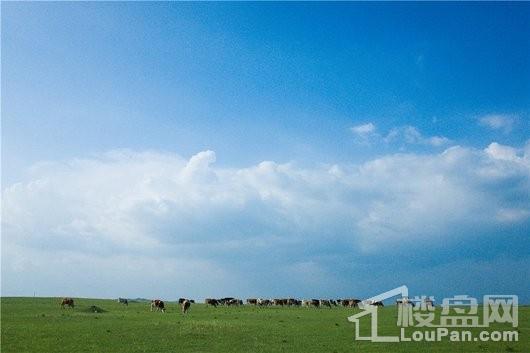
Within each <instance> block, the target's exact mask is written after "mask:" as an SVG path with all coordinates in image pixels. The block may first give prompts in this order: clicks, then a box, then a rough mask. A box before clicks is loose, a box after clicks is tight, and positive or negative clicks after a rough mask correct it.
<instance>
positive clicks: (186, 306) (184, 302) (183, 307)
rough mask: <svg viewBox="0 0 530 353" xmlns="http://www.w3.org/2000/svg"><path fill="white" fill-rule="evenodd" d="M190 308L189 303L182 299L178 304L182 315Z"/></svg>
mask: <svg viewBox="0 0 530 353" xmlns="http://www.w3.org/2000/svg"><path fill="white" fill-rule="evenodd" d="M190 306H191V302H190V301H189V300H188V299H184V301H183V302H182V303H181V304H180V307H181V309H182V313H183V314H186V313H187V312H188V309H189V308H190Z"/></svg>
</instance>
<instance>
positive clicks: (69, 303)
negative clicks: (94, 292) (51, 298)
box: [61, 298, 74, 309]
mask: <svg viewBox="0 0 530 353" xmlns="http://www.w3.org/2000/svg"><path fill="white" fill-rule="evenodd" d="M65 305H67V306H68V307H69V308H73V307H74V300H73V299H72V298H63V301H62V302H61V307H62V308H63V309H64V306H65Z"/></svg>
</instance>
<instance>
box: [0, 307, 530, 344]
mask: <svg viewBox="0 0 530 353" xmlns="http://www.w3.org/2000/svg"><path fill="white" fill-rule="evenodd" d="M59 301H60V300H59V299H57V298H2V300H1V305H2V308H1V313H2V316H1V324H2V329H1V331H2V336H1V338H2V341H1V348H2V349H1V351H2V352H3V353H8V352H17V353H18V352H68V353H77V352H228V353H232V352H245V353H248V352H303V353H309V352H315V353H325V352H451V353H455V352H530V320H529V317H530V308H529V307H520V308H519V327H518V331H519V341H518V342H480V343H477V342H449V341H448V340H445V341H442V342H430V343H426V342H421V343H420V342H400V343H372V342H364V341H354V339H353V332H354V325H353V324H352V323H350V322H348V321H347V317H348V316H349V315H351V314H352V313H353V312H354V310H353V309H346V308H333V309H315V308H276V307H268V308H257V307H250V306H244V307H228V308H226V307H219V308H212V307H206V306H205V305H202V304H196V305H192V307H191V311H190V312H189V313H188V314H187V315H182V314H181V313H180V310H179V306H178V304H176V303H168V304H167V313H165V314H162V313H157V312H150V311H149V305H148V304H147V303H131V304H130V305H129V306H128V307H126V306H124V305H122V304H118V303H117V302H116V301H113V300H102V299H76V308H75V309H73V310H72V309H64V310H63V309H61V308H60V306H59ZM92 305H95V306H97V307H99V308H102V309H104V310H106V312H104V313H90V312H87V309H88V308H89V307H90V306H92ZM356 310H359V309H356ZM396 318H397V309H396V307H395V306H390V307H385V308H383V309H380V313H379V322H380V324H379V327H380V329H379V330H380V334H385V333H390V332H395V330H396ZM495 329H497V330H503V329H504V330H510V329H512V328H511V326H509V325H505V324H497V325H496V326H495Z"/></svg>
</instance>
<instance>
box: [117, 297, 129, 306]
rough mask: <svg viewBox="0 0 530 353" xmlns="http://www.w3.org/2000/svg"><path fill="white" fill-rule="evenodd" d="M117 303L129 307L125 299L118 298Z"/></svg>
mask: <svg viewBox="0 0 530 353" xmlns="http://www.w3.org/2000/svg"><path fill="white" fill-rule="evenodd" d="M118 303H120V304H125V305H126V306H129V301H128V300H127V299H126V298H118Z"/></svg>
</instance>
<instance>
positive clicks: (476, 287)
mask: <svg viewBox="0 0 530 353" xmlns="http://www.w3.org/2000/svg"><path fill="white" fill-rule="evenodd" d="M529 20H530V6H529V5H528V4H526V3H464V4H455V3H395V4H389V3H328V4H324V3H2V44H1V45H2V199H3V207H2V255H3V256H2V272H3V280H2V292H3V294H17V295H22V294H26V295H28V294H32V293H33V292H34V291H36V292H37V293H41V294H42V295H63V294H64V295H87V296H89V295H90V296H126V295H128V296H167V297H168V298H169V299H170V298H173V297H178V296H181V295H184V294H186V293H188V294H189V295H193V296H202V297H204V296H214V295H217V293H214V292H215V291H217V290H218V291H219V293H218V294H219V295H224V294H226V295H229V294H230V295H232V294H234V295H241V296H244V295H255V296H259V295H263V296H273V295H292V296H324V295H325V296H340V295H357V296H370V295H372V294H375V293H373V292H377V291H379V290H386V289H389V287H392V286H394V285H401V284H408V285H409V287H410V288H411V291H412V292H417V293H418V294H434V295H437V296H442V295H453V294H462V293H464V292H465V293H467V294H475V295H483V294H490V292H495V293H497V292H499V293H500V294H502V293H506V292H510V293H512V292H515V294H519V295H521V296H525V295H526V296H527V295H528V294H527V293H526V292H527V290H526V288H523V285H522V283H525V281H526V280H527V278H528V275H529V274H530V260H529V257H528V253H529V251H528V250H530V243H529V240H528V226H529V225H530V193H529V191H528V190H529V189H530V187H529V186H530V172H529V171H530V147H529V146H530V144H529V143H528V141H529V139H530V134H529V131H530V118H529V108H530V93H529V92H530V68H529V65H528V63H529V62H530V38H529V37H528V35H527V24H528V23H529ZM57 244H60V245H59V246H57ZM80 259H82V260H80ZM89 264H90V265H89ZM120 264H121V265H122V266H125V268H126V269H127V270H126V271H125V273H126V275H123V276H121V277H123V279H120V280H116V277H117V276H119V274H121V273H122V272H114V269H115V268H116V267H118V266H120ZM124 264H125V265H124ZM64 267H66V268H68V269H69V270H67V271H72V273H75V272H79V271H84V272H85V273H87V278H90V280H86V281H81V280H78V281H74V282H73V283H72V284H71V287H68V286H69V285H68V284H64V282H63V281H62V280H61V277H60V276H58V275H57V272H56V271H57V269H60V268H64ZM158 268H164V270H155V271H160V272H161V274H160V275H162V274H165V276H166V277H170V278H175V279H176V280H175V281H167V282H164V281H155V279H156V278H157V277H156V276H153V275H152V273H150V272H149V270H153V269H158ZM513 268H517V269H518V271H517V273H516V274H512V275H510V276H506V272H507V271H512V269H513ZM182 269H185V271H186V273H185V274H183V273H182ZM247 269H248V270H247ZM166 272H167V273H166ZM102 273H107V275H102ZM251 274H252V275H251ZM433 274H435V275H436V276H433ZM212 277H215V280H213V279H211V278H212ZM22 279H24V280H22ZM149 281H153V282H152V283H150V282H149ZM146 282H148V283H150V284H149V285H145V283H146ZM168 282H169V283H168ZM402 282H403V283H402ZM228 292H230V293H228ZM234 292H235V293H234ZM501 292H502V293H501ZM180 293H182V294H180ZM524 298H525V300H526V301H528V300H529V299H530V298H528V297H524Z"/></svg>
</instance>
